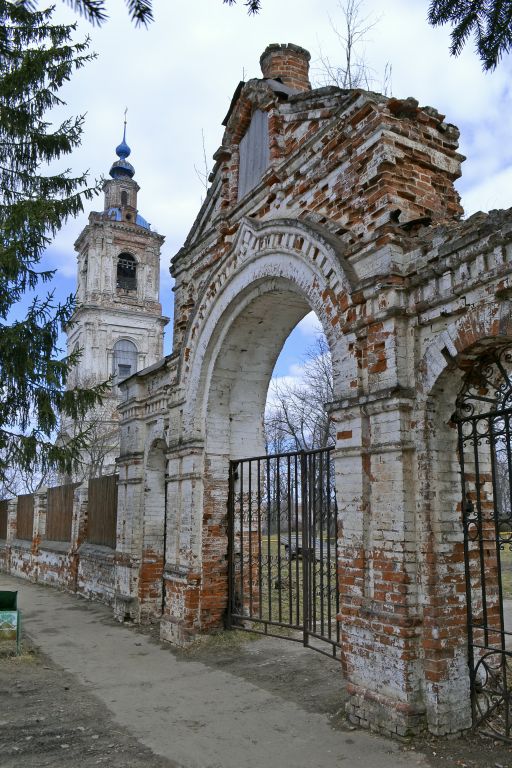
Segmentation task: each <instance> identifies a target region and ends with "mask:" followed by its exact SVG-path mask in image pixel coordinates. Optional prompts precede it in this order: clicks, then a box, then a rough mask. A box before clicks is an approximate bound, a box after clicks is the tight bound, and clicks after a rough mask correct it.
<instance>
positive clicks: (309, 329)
mask: <svg viewBox="0 0 512 768" xmlns="http://www.w3.org/2000/svg"><path fill="white" fill-rule="evenodd" d="M297 328H298V330H299V331H300V332H301V333H302V334H303V335H304V336H307V337H308V338H310V339H313V338H314V337H315V336H317V335H318V334H319V333H322V325H321V323H320V320H319V319H318V317H317V316H316V314H315V313H314V312H309V313H308V314H307V315H306V316H305V317H303V318H302V320H301V321H300V323H299V324H298V325H297Z"/></svg>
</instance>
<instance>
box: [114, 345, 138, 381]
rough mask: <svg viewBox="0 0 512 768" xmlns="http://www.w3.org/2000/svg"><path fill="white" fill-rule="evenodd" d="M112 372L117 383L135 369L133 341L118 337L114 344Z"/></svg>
mask: <svg viewBox="0 0 512 768" xmlns="http://www.w3.org/2000/svg"><path fill="white" fill-rule="evenodd" d="M113 368H114V370H113V374H114V378H115V380H116V382H117V383H119V382H120V381H122V380H123V379H126V378H127V377H128V376H131V375H132V373H135V372H136V370H137V347H136V346H135V344H134V343H133V341H128V339H120V340H119V341H116V343H115V344H114V366H113Z"/></svg>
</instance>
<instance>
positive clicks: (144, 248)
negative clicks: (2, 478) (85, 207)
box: [61, 121, 168, 476]
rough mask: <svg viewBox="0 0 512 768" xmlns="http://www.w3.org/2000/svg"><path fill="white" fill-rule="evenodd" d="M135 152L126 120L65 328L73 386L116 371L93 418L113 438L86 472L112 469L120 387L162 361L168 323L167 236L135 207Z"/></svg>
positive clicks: (82, 242)
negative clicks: (163, 285)
mask: <svg viewBox="0 0 512 768" xmlns="http://www.w3.org/2000/svg"><path fill="white" fill-rule="evenodd" d="M130 152H131V150H130V148H129V146H128V144H127V143H126V121H125V126H124V134H123V140H122V142H121V144H119V146H118V147H117V148H116V154H117V157H118V159H117V160H116V161H115V162H114V163H113V164H112V167H111V169H110V176H111V178H110V179H107V180H106V181H105V183H104V185H103V192H104V209H103V211H102V212H101V213H96V212H93V213H91V214H90V215H89V223H88V224H87V226H86V227H85V228H84V230H83V231H82V233H81V234H80V236H79V237H78V240H77V241H76V243H75V249H76V251H77V254H78V255H77V260H78V286H77V307H76V310H75V313H74V315H73V317H72V320H71V322H70V324H69V327H68V329H67V345H68V354H70V353H71V352H73V351H75V350H78V349H79V350H81V356H80V360H79V362H78V363H77V365H76V366H75V368H74V370H73V371H72V373H71V374H70V377H69V381H68V386H69V387H79V386H80V387H87V386H91V385H94V384H98V383H100V382H103V381H105V380H107V379H108V378H109V377H111V376H112V377H113V378H112V389H111V391H110V394H109V395H107V396H106V398H105V400H104V403H103V405H102V406H101V407H99V408H98V409H97V410H96V411H94V412H93V413H91V414H90V417H89V418H90V420H91V421H92V422H94V429H93V430H92V432H93V435H94V434H95V433H96V431H98V433H99V435H100V434H101V436H102V440H106V443H108V445H106V444H105V445H104V446H103V453H104V454H105V455H104V456H103V458H101V459H100V458H98V460H96V459H95V458H94V457H93V456H92V455H91V456H90V457H87V456H84V457H83V464H84V466H83V470H84V472H83V473H82V474H83V476H85V475H88V476H95V475H98V474H107V473H109V472H112V471H113V470H114V468H115V458H116V456H117V453H118V444H119V436H118V429H117V424H118V417H117V410H116V409H117V404H118V402H119V396H120V393H119V389H118V386H117V385H118V383H119V382H120V381H122V380H123V379H125V378H127V377H128V376H131V375H133V374H134V373H136V372H137V371H139V370H141V369H142V368H146V367H147V366H149V365H152V364H153V363H156V362H157V361H158V360H159V359H161V357H162V356H163V332H164V327H165V325H166V324H167V322H168V318H167V317H163V316H162V307H161V305H160V300H159V293H160V248H161V246H162V243H163V241H164V238H163V236H162V235H159V234H158V233H156V232H154V231H152V230H151V227H150V225H149V224H148V222H147V221H146V220H145V219H144V218H143V217H142V216H141V215H140V213H139V212H138V209H137V193H138V191H139V185H138V184H137V182H136V181H135V180H134V178H133V177H134V174H135V169H134V167H133V166H132V165H131V163H129V162H128V160H127V158H128V156H129V155H130ZM74 429H76V425H73V424H71V423H69V422H67V423H63V425H62V430H61V433H62V439H64V440H65V439H66V434H67V435H70V434H72V432H73V430H74ZM96 442H98V441H96ZM93 450H95V449H94V446H91V451H93ZM97 450H98V446H96V451H97ZM88 464H89V466H87V465H88ZM96 464H98V466H95V465H96Z"/></svg>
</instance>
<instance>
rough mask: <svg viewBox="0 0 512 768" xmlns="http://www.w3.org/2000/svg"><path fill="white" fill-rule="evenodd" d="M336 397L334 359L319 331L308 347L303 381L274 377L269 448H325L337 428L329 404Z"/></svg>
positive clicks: (267, 423)
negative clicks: (327, 409) (328, 411)
mask: <svg viewBox="0 0 512 768" xmlns="http://www.w3.org/2000/svg"><path fill="white" fill-rule="evenodd" d="M332 399H333V377H332V361H331V354H330V352H329V347H328V345H327V340H326V338H325V336H324V335H323V334H319V335H318V336H317V338H316V340H315V342H314V344H312V345H311V346H310V347H309V348H308V349H307V350H306V354H305V359H304V369H303V378H302V381H301V382H290V381H286V380H285V381H279V380H274V381H273V382H272V383H271V386H270V389H269V399H268V401H267V402H268V405H267V409H266V412H265V435H266V441H267V450H268V451H270V452H272V453H283V452H285V451H300V450H310V449H313V448H325V447H326V446H327V445H329V444H331V443H333V442H334V436H335V430H334V425H333V423H332V422H331V420H330V418H329V415H328V413H327V412H326V409H325V404H326V403H329V402H331V401H332Z"/></svg>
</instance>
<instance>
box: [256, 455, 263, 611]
mask: <svg viewBox="0 0 512 768" xmlns="http://www.w3.org/2000/svg"><path fill="white" fill-rule="evenodd" d="M256 466H257V470H256V471H257V482H258V613H259V616H260V618H261V614H262V610H263V579H262V568H261V462H260V460H259V459H257V463H256Z"/></svg>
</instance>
